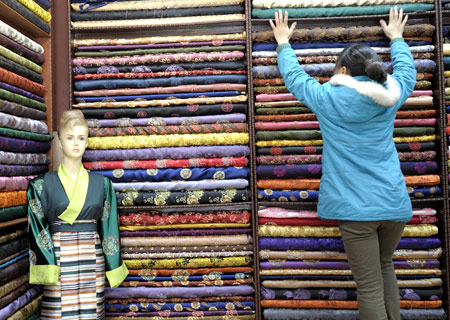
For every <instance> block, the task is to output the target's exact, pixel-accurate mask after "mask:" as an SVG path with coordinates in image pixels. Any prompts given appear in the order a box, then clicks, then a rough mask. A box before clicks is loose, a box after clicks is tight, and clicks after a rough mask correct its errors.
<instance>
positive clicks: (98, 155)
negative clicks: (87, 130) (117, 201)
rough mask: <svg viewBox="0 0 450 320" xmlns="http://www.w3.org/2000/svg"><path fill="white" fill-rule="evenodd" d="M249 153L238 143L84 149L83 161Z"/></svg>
mask: <svg viewBox="0 0 450 320" xmlns="http://www.w3.org/2000/svg"><path fill="white" fill-rule="evenodd" d="M249 154H250V148H249V147H248V146H239V145H230V146H203V147H163V148H144V149H123V150H121V149H120V150H119V149H113V150H86V151H85V153H84V155H83V161H112V160H150V159H189V158H221V157H242V156H246V157H247V156H249Z"/></svg>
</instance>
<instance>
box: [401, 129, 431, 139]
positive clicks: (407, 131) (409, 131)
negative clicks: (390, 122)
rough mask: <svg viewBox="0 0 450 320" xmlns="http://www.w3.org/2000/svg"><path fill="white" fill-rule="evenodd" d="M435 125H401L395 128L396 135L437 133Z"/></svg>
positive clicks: (407, 135)
mask: <svg viewBox="0 0 450 320" xmlns="http://www.w3.org/2000/svg"><path fill="white" fill-rule="evenodd" d="M435 131H436V130H435V128H434V127H401V128H394V137H415V136H427V135H431V134H434V133H435Z"/></svg>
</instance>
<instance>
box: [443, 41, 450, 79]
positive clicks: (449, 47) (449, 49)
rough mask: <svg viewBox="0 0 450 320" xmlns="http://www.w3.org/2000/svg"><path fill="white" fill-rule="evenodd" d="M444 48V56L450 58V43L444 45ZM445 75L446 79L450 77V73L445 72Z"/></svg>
mask: <svg viewBox="0 0 450 320" xmlns="http://www.w3.org/2000/svg"><path fill="white" fill-rule="evenodd" d="M443 47H444V56H450V43H444V45H443ZM447 74H448V75H447ZM444 75H445V76H446V77H450V71H445V72H444Z"/></svg>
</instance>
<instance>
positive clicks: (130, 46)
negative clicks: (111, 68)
mask: <svg viewBox="0 0 450 320" xmlns="http://www.w3.org/2000/svg"><path fill="white" fill-rule="evenodd" d="M214 43H217V42H215V41H193V42H173V43H148V44H124V45H104V46H80V47H77V50H79V51H90V50H128V49H141V48H142V49H145V48H174V47H194V46H195V47H199V46H210V45H214ZM236 44H245V41H244V40H223V41H220V45H236Z"/></svg>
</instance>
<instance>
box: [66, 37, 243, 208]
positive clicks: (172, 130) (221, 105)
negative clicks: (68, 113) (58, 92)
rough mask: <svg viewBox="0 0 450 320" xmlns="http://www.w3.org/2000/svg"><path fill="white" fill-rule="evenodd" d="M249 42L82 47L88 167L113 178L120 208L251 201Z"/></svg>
mask: <svg viewBox="0 0 450 320" xmlns="http://www.w3.org/2000/svg"><path fill="white" fill-rule="evenodd" d="M244 39H245V35H244V34H243V33H237V34H222V35H199V36H171V37H149V38H132V39H85V40H75V47H76V49H77V52H76V53H75V55H76V58H75V59H74V60H73V64H74V80H75V81H74V86H75V90H76V91H75V92H74V95H75V100H76V102H77V103H76V104H75V105H74V108H80V109H81V110H82V112H83V113H84V114H85V116H86V118H87V119H91V120H89V121H88V125H89V127H90V128H89V145H88V148H89V149H90V150H87V151H86V153H85V155H84V161H85V162H84V166H85V167H86V168H87V169H89V170H94V171H95V172H98V173H101V174H104V175H105V176H108V177H110V178H112V179H113V185H114V188H115V189H116V191H117V198H118V203H119V205H122V206H130V205H183V204H190V205H195V204H215V203H230V202H247V201H249V200H250V198H249V191H248V175H249V169H248V167H247V164H248V155H249V147H248V141H249V137H248V125H247V122H246V121H247V116H246V111H247V96H246V79H247V75H246V71H245V65H244V61H243V59H244V50H245V40H244ZM109 55H110V56H111V57H109ZM92 118H95V119H92ZM101 169H103V170H101Z"/></svg>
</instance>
